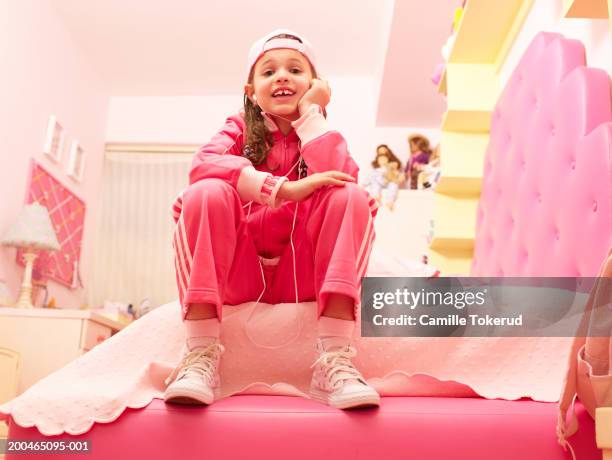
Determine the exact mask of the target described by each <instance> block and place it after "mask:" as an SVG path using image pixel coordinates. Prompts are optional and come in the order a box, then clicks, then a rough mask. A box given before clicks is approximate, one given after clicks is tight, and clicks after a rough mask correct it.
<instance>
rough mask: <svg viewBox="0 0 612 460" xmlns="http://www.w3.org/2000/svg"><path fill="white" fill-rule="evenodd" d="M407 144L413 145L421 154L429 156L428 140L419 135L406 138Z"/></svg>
mask: <svg viewBox="0 0 612 460" xmlns="http://www.w3.org/2000/svg"><path fill="white" fill-rule="evenodd" d="M408 144H414V145H415V146H416V148H417V150H420V151H421V152H425V153H429V154H431V146H430V145H429V139H427V138H426V137H425V136H422V135H420V134H413V135H412V136H409V137H408Z"/></svg>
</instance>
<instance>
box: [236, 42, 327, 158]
mask: <svg viewBox="0 0 612 460" xmlns="http://www.w3.org/2000/svg"><path fill="white" fill-rule="evenodd" d="M276 38H289V39H292V40H297V41H298V42H300V43H301V42H302V41H301V40H300V39H299V38H298V37H295V36H294V35H288V34H279V35H275V36H274V37H272V38H270V40H274V39H276ZM270 40H268V41H270ZM266 43H267V42H266ZM308 64H309V65H310V70H311V72H312V77H313V78H316V77H317V73H316V72H315V69H314V68H313V67H312V65H311V64H310V62H309V63H308ZM254 69H255V66H253V68H252V69H251V73H250V74H249V81H248V83H251V84H252V83H253V71H254ZM244 121H245V123H246V142H247V143H246V144H245V146H244V149H243V151H242V154H243V156H245V157H246V158H247V159H249V160H250V161H251V163H253V164H254V165H259V164H261V163H263V162H264V161H265V160H266V158H267V157H268V152H269V151H270V149H271V148H272V142H273V139H272V134H271V133H270V131H268V128H266V125H265V123H264V118H263V115H262V114H261V108H260V107H259V106H258V105H256V104H253V102H252V101H251V100H250V99H249V98H248V96H247V95H246V94H245V95H244Z"/></svg>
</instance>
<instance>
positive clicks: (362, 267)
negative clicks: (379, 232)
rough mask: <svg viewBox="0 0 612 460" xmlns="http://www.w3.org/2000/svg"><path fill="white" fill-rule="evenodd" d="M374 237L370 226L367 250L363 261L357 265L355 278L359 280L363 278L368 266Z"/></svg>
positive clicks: (374, 234)
mask: <svg viewBox="0 0 612 460" xmlns="http://www.w3.org/2000/svg"><path fill="white" fill-rule="evenodd" d="M375 237H376V233H375V232H374V226H372V231H371V232H370V238H369V240H368V244H367V248H366V250H365V252H364V256H363V260H362V261H361V263H360V264H359V268H358V269H357V278H358V279H361V277H362V276H363V274H364V272H365V270H366V267H367V266H368V260H369V259H370V252H371V251H372V245H373V243H374V238H375Z"/></svg>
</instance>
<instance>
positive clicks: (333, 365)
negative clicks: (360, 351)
mask: <svg viewBox="0 0 612 460" xmlns="http://www.w3.org/2000/svg"><path fill="white" fill-rule="evenodd" d="M355 356H357V351H356V350H355V348H353V347H350V346H347V347H345V348H341V349H337V350H330V351H323V352H321V355H320V356H319V357H318V358H317V360H316V361H315V362H314V363H313V365H312V366H310V367H311V368H313V367H315V366H317V365H321V366H323V368H324V375H325V378H326V379H327V383H328V384H329V385H330V387H331V388H332V389H334V390H335V389H337V388H338V387H339V386H340V385H341V384H342V382H344V381H346V380H357V381H359V382H360V383H363V384H364V385H367V382H366V381H365V380H364V378H363V376H362V375H361V373H360V372H359V371H358V370H357V369H355V366H353V363H352V362H351V358H353V357H355Z"/></svg>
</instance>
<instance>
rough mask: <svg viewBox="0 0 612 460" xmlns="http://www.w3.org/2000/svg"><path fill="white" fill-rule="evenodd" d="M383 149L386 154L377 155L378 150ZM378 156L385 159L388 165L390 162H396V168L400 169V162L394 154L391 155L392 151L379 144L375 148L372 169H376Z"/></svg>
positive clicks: (386, 146) (385, 145)
mask: <svg viewBox="0 0 612 460" xmlns="http://www.w3.org/2000/svg"><path fill="white" fill-rule="evenodd" d="M383 147H384V148H385V150H386V152H385V153H378V150H379V149H380V148H383ZM380 156H384V157H387V159H388V160H389V163H391V162H392V161H396V162H397V166H398V167H400V168H401V166H402V162H401V161H400V160H399V158H397V157H396V156H395V154H394V153H393V150H391V149H390V148H389V146H388V145H387V144H380V145H379V146H378V147H376V157H375V158H374V161H372V167H373V168H378V157H380Z"/></svg>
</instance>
